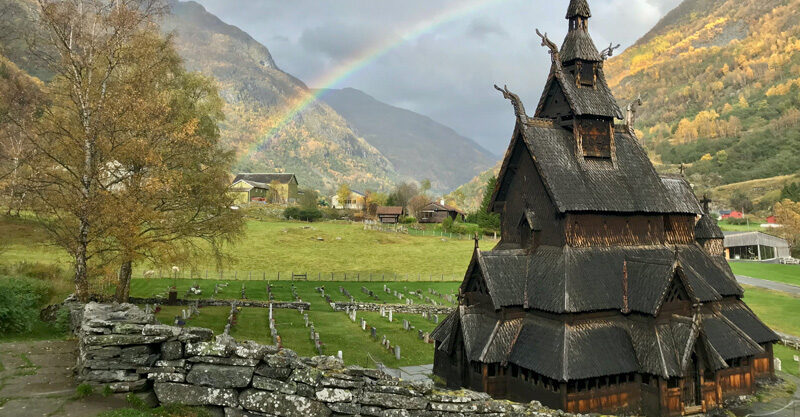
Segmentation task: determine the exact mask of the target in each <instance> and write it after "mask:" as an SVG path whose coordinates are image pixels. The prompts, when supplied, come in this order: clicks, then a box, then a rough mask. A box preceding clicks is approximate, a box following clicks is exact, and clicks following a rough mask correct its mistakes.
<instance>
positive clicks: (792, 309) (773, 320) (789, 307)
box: [744, 285, 800, 335]
mask: <svg viewBox="0 0 800 417" xmlns="http://www.w3.org/2000/svg"><path fill="white" fill-rule="evenodd" d="M744 287H745V291H744V302H745V303H747V305H748V306H750V308H751V309H752V310H753V311H754V312H755V313H756V314H757V315H758V317H760V318H761V320H762V321H764V323H766V324H767V325H768V326H770V327H772V328H773V329H775V330H777V331H779V332H783V333H789V334H792V335H800V320H798V319H797V318H798V317H800V297H793V296H791V295H789V294H785V293H781V292H777V291H770V290H764V289H761V288H755V287H750V286H747V285H745V286H744Z"/></svg>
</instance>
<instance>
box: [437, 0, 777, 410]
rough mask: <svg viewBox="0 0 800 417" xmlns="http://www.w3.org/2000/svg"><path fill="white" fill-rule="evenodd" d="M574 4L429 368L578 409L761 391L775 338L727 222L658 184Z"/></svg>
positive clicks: (699, 403)
mask: <svg viewBox="0 0 800 417" xmlns="http://www.w3.org/2000/svg"><path fill="white" fill-rule="evenodd" d="M591 16H592V15H591V11H590V9H589V5H588V3H587V1H586V0H571V1H570V4H569V7H568V9H567V15H566V18H567V20H568V22H569V24H568V28H567V35H566V38H565V40H564V42H563V44H562V46H561V47H560V48H559V47H558V46H557V45H556V44H555V43H554V42H552V41H551V40H550V38H549V37H548V36H547V34H542V33H539V32H538V31H537V33H538V34H539V36H540V37H541V38H542V45H543V46H545V47H547V48H548V50H549V53H550V61H551V62H550V66H551V67H550V73H549V75H548V79H547V83H546V85H545V88H544V92H543V93H542V96H541V99H540V100H539V103H538V106H537V108H536V113H535V114H534V116H533V117H530V116H528V115H527V114H526V113H525V107H524V105H523V103H522V100H521V99H520V98H519V97H518V96H517V95H516V94H514V93H512V92H511V91H509V89H508V88H507V87H506V88H502V89H501V88H499V87H497V86H495V88H497V89H498V90H500V91H501V92H502V94H503V97H505V98H506V99H509V100H511V102H512V104H513V107H514V111H515V115H516V119H517V122H516V125H515V127H514V132H513V134H512V137H511V142H510V144H509V147H508V150H507V151H506V155H505V157H504V160H503V165H502V168H501V169H500V173H499V176H498V180H497V185H496V188H495V190H494V193H493V195H492V198H491V205H490V208H491V210H492V211H494V212H496V213H499V214H500V218H501V240H500V242H499V243H498V244H497V246H496V247H495V248H493V249H492V250H487V251H484V250H481V249H480V248H475V250H474V252H473V256H472V260H471V261H470V265H469V267H468V269H467V273H466V274H465V277H464V281H463V282H462V284H461V287H460V289H459V306H458V308H457V310H456V311H455V312H453V313H452V314H451V315H449V316H448V317H447V319H445V320H444V321H443V322H442V323H441V324H440V325H439V326H438V327H437V329H436V330H435V331H434V333H433V334H432V336H433V338H434V339H435V341H436V353H435V360H434V373H435V374H436V375H438V376H440V377H441V378H443V379H444V380H446V381H447V384H448V385H449V386H451V387H468V388H471V389H475V390H479V391H485V392H488V393H490V394H491V395H493V396H495V397H500V398H508V399H512V400H516V401H530V400H538V401H540V402H542V403H543V404H545V405H547V406H550V407H554V408H560V409H564V410H566V411H569V412H575V413H587V412H599V413H627V412H630V413H641V414H646V415H653V416H679V415H686V414H692V413H699V412H704V411H707V410H709V409H711V408H715V407H717V406H719V404H721V403H722V402H723V401H724V400H726V399H728V398H731V397H734V396H737V395H741V394H745V393H750V392H752V391H753V389H754V387H755V384H754V380H755V378H759V377H763V376H769V375H771V374H772V373H773V369H772V344H773V343H774V342H775V341H777V340H778V337H777V335H776V334H775V333H774V332H772V331H771V330H770V329H769V328H768V327H767V326H765V325H764V324H763V323H762V322H761V321H760V320H759V319H758V318H757V317H756V316H755V314H753V312H752V311H751V310H750V309H749V308H748V307H747V306H746V305H745V304H744V302H743V301H742V297H743V290H742V288H741V287H740V286H739V285H738V284H737V282H736V279H735V278H734V276H733V273H732V272H731V269H730V267H729V266H728V264H727V262H726V261H725V259H724V257H723V256H721V253H719V250H718V246H719V243H720V240H719V235H720V233H719V228H718V227H717V226H716V223H715V221H714V220H713V219H712V218H710V217H709V216H708V215H707V214H706V213H705V211H704V210H703V208H702V207H701V205H700V202H699V201H698V200H697V198H696V197H695V195H694V193H693V191H692V188H691V186H690V184H689V183H688V182H687V181H686V180H685V179H684V178H683V177H661V176H659V175H658V173H657V172H656V170H655V168H654V167H653V165H652V163H651V162H650V160H649V159H648V157H647V154H646V152H645V151H644V149H643V148H642V146H641V144H640V143H639V141H638V140H637V138H636V137H635V136H634V135H633V134H632V132H631V130H630V129H629V127H628V126H627V125H623V124H618V121H620V120H621V119H622V112H621V111H620V108H619V106H618V105H617V102H616V100H615V99H614V97H613V94H612V93H611V90H610V89H609V87H608V84H607V82H606V79H605V74H604V68H603V62H604V59H605V58H607V57H608V56H609V55H610V54H611V52H612V49H611V48H609V49H606V50H605V51H602V52H599V51H598V50H597V48H596V47H595V45H594V42H593V41H592V39H591V37H590V36H589V22H590V18H591Z"/></svg>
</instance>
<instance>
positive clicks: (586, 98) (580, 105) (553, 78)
mask: <svg viewBox="0 0 800 417" xmlns="http://www.w3.org/2000/svg"><path fill="white" fill-rule="evenodd" d="M555 83H558V85H559V87H560V88H561V91H563V92H564V96H566V98H567V102H568V103H569V107H570V109H572V112H573V113H574V114H575V115H576V116H601V117H610V118H617V119H622V110H620V108H619V105H617V101H616V100H615V99H614V95H613V94H612V93H611V89H610V88H609V87H608V83H607V82H606V78H605V75H604V73H603V69H602V68H597V81H596V83H595V88H591V87H583V88H579V87H578V85H577V81H576V80H575V74H572V73H571V72H569V71H566V70H565V69H563V68H560V67H558V68H553V70H552V71H551V73H550V76H549V78H548V79H547V84H546V85H545V87H544V92H543V93H542V98H541V99H540V100H539V105H538V106H537V108H536V114H537V115H538V114H539V113H540V112H541V111H542V109H543V107H544V104H545V102H546V98H547V95H548V93H549V92H550V89H551V88H552V86H553V84H555Z"/></svg>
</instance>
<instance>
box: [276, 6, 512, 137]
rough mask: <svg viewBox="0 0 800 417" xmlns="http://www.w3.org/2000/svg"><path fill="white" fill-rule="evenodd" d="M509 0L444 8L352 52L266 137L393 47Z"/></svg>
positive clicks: (299, 101) (313, 83) (286, 111)
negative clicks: (397, 32) (396, 32)
mask: <svg viewBox="0 0 800 417" xmlns="http://www.w3.org/2000/svg"><path fill="white" fill-rule="evenodd" d="M504 1H508V0H469V1H466V2H463V3H462V4H460V5H458V6H456V7H453V8H450V9H445V10H443V11H441V12H439V13H436V14H434V15H432V16H430V17H429V18H427V19H424V20H422V21H418V22H415V23H414V24H412V25H410V26H409V27H407V28H405V29H404V30H401V31H400V35H399V36H396V37H392V38H389V39H384V40H382V41H381V42H378V43H376V44H374V45H371V46H370V47H368V48H365V49H364V50H362V51H359V52H358V53H356V54H354V55H353V56H351V57H349V58H348V59H346V60H344V62H342V63H341V64H340V65H338V66H337V67H336V68H334V69H332V70H331V71H328V72H327V73H325V74H324V75H323V76H321V77H320V78H319V79H316V80H314V81H313V82H312V83H310V84H309V85H312V86H315V87H313V88H315V89H316V90H314V92H312V93H309V94H304V95H303V96H302V97H301V98H299V99H297V100H296V102H295V103H292V104H290V105H289V106H288V107H287V109H286V110H284V111H283V112H282V114H281V115H279V117H278V119H277V120H278V121H277V122H276V123H275V125H274V126H273V127H272V128H271V129H270V131H269V133H268V134H267V137H273V136H274V135H276V134H277V133H278V132H280V130H281V129H283V128H284V127H285V126H286V125H287V124H288V123H289V122H290V121H291V120H292V119H294V117H295V116H297V114H298V113H300V112H302V111H303V110H305V109H306V108H307V107H308V106H310V105H311V104H313V103H314V102H315V101H317V100H318V99H319V98H320V96H321V95H322V94H324V93H325V90H327V89H330V88H333V87H334V86H336V85H339V84H340V83H341V82H342V81H344V80H346V79H348V78H349V77H350V76H352V75H353V74H355V73H357V72H358V71H360V70H361V69H363V68H364V67H366V66H368V65H369V64H371V63H373V62H375V61H376V60H377V59H379V58H381V57H382V56H384V55H386V54H387V53H389V52H391V51H392V50H394V49H395V48H397V47H399V46H401V45H403V44H405V43H407V42H410V41H412V40H414V39H416V38H419V37H420V36H422V35H424V34H426V33H430V32H431V31H433V30H435V29H437V28H438V27H440V26H442V25H445V24H447V23H450V22H453V21H456V20H458V19H461V18H462V17H465V16H468V15H471V14H474V13H476V12H478V11H480V10H483V9H485V8H487V7H489V6H492V5H495V4H498V3H502V2H504Z"/></svg>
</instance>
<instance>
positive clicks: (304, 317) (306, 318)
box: [303, 314, 308, 327]
mask: <svg viewBox="0 0 800 417" xmlns="http://www.w3.org/2000/svg"><path fill="white" fill-rule="evenodd" d="M303 320H304V321H305V322H306V327H308V314H303Z"/></svg>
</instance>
